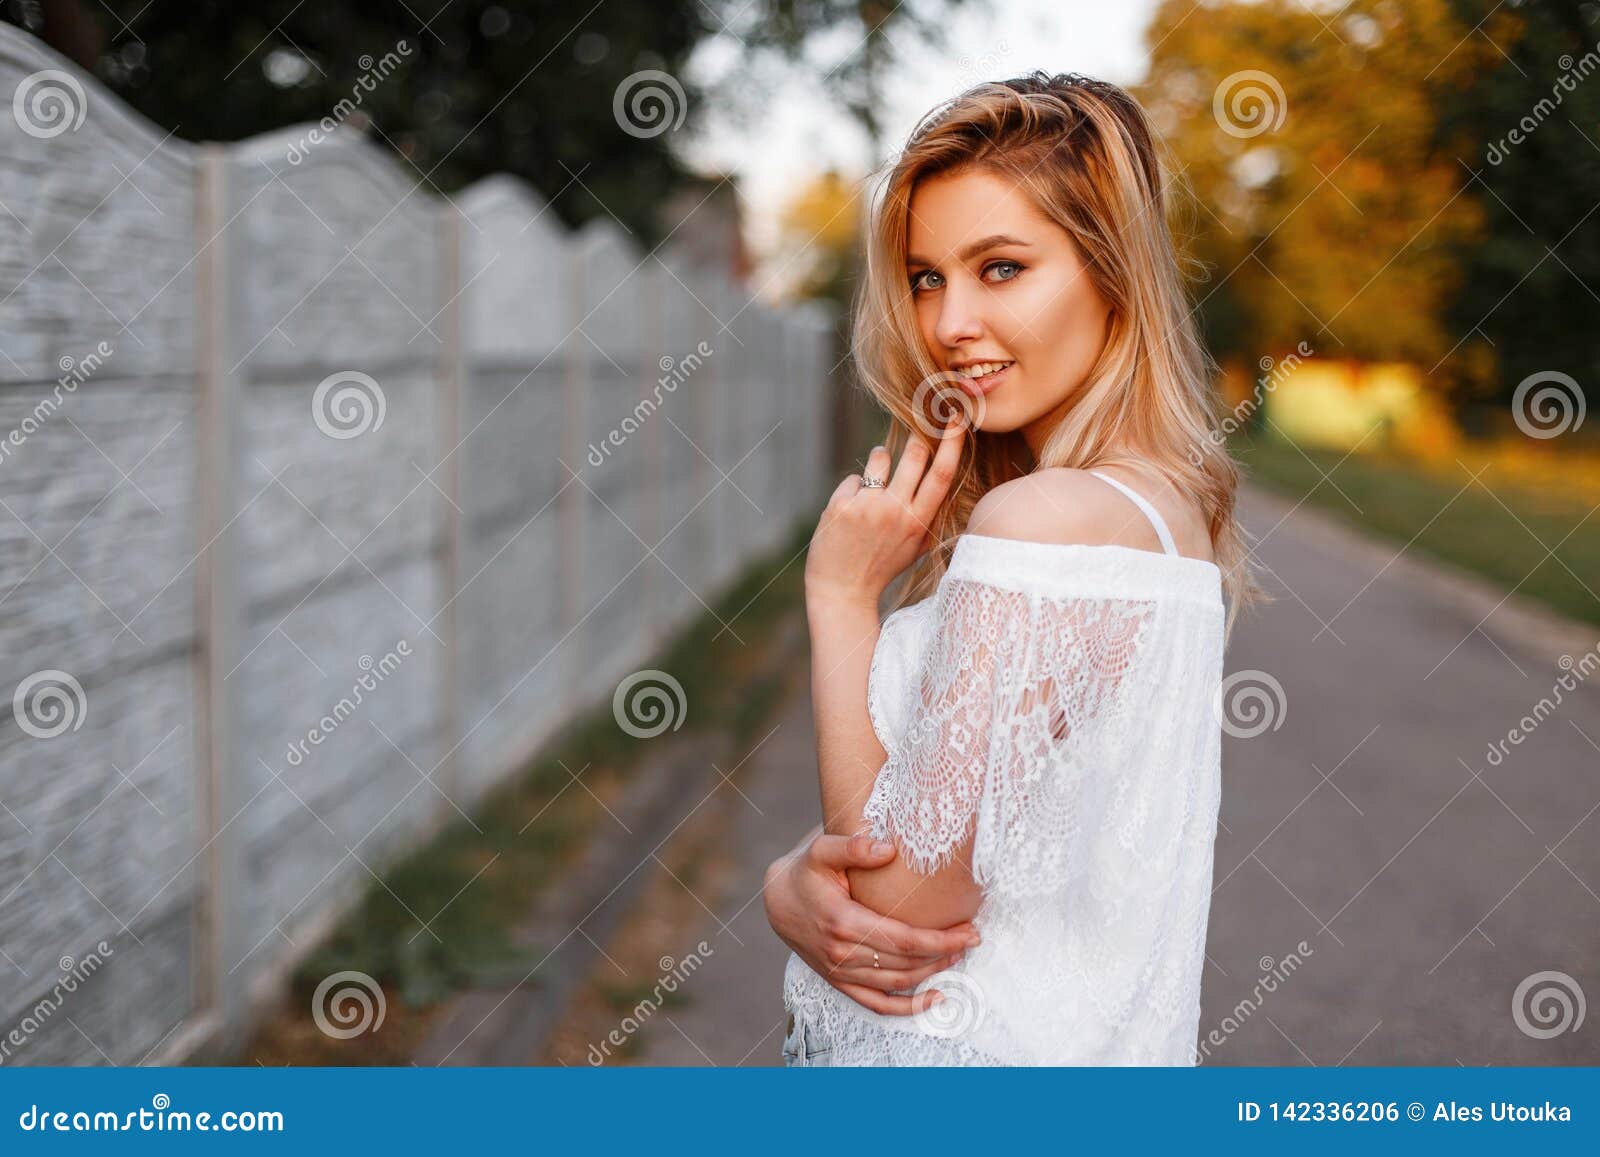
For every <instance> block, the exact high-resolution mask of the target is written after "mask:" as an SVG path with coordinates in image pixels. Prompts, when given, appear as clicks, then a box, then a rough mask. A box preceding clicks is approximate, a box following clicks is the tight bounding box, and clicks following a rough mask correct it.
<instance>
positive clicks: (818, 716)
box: [806, 593, 983, 928]
mask: <svg viewBox="0 0 1600 1157" xmlns="http://www.w3.org/2000/svg"><path fill="white" fill-rule="evenodd" d="M806 617H807V619H808V621H809V624H810V628H811V696H812V710H813V714H814V717H815V723H816V732H817V763H818V775H819V779H820V782H821V789H822V817H823V828H824V830H825V831H827V832H828V833H829V834H832V835H842V836H851V835H855V834H857V833H859V832H863V831H865V830H866V825H865V822H864V820H863V816H862V809H863V807H864V806H865V804H866V802H867V797H868V796H869V795H871V794H872V785H873V781H874V780H875V779H876V778H877V775H878V770H879V769H880V768H881V767H882V766H883V763H884V760H885V759H886V758H887V754H888V753H887V752H885V751H884V749H883V745H882V744H881V743H879V742H878V737H877V735H876V733H875V732H874V731H873V730H872V720H871V716H870V715H869V714H868V711H867V678H868V675H869V674H870V672H871V669H872V654H873V649H874V648H875V647H876V646H877V643H878V630H879V626H878V613H877V609H876V608H875V607H871V606H866V605H863V604H860V603H857V602H854V601H852V600H843V599H838V598H831V597H829V596H827V595H817V596H812V595H810V594H809V593H808V595H807V598H806ZM849 879H850V895H851V896H852V897H853V898H854V899H855V900H857V901H858V902H860V903H862V904H865V905H866V906H867V907H868V908H871V909H873V910H874V911H877V912H881V913H883V914H884V915H886V916H893V917H895V918H896V919H899V920H903V921H905V922H906V923H908V924H915V925H919V926H921V927H924V928H944V927H948V926H949V925H951V924H956V923H960V922H962V921H966V920H970V919H971V918H972V916H973V915H974V914H975V913H976V912H977V910H978V903H979V901H980V900H981V899H982V897H983V894H982V892H981V890H980V889H979V888H978V886H977V885H976V884H974V883H973V881H972V866H971V843H970V841H969V842H968V844H967V845H966V846H965V847H963V848H961V849H959V850H958V851H957V853H956V855H955V856H954V858H953V859H952V860H951V861H950V862H949V863H948V864H946V865H945V866H943V867H941V868H940V869H939V870H937V871H935V872H934V873H932V874H931V875H926V876H924V875H919V874H918V873H916V872H914V871H912V870H911V869H910V868H908V867H907V866H906V865H905V863H904V861H903V860H901V859H900V858H899V857H896V858H895V859H894V860H893V861H891V862H890V863H888V864H886V865H885V866H883V867H881V868H852V869H850V872H849Z"/></svg>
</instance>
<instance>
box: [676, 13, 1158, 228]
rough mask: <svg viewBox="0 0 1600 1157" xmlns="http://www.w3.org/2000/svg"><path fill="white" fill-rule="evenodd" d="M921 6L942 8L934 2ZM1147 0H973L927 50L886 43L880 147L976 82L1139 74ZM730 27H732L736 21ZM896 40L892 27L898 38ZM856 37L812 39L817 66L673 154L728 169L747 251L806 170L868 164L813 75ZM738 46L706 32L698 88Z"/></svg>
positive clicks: (708, 120) (695, 65)
mask: <svg viewBox="0 0 1600 1157" xmlns="http://www.w3.org/2000/svg"><path fill="white" fill-rule="evenodd" d="M908 2H916V3H917V4H918V6H919V10H920V11H943V8H942V6H941V5H939V4H938V3H937V0H908ZM1156 3H1157V0H972V2H971V3H969V5H968V6H967V8H966V9H965V10H957V11H956V12H955V13H954V14H953V15H951V16H950V17H949V19H950V20H951V22H952V25H953V27H952V34H951V35H950V37H949V48H948V50H946V51H943V52H935V51H931V50H928V49H926V48H924V47H923V46H922V45H920V44H918V43H917V42H916V41H915V40H911V39H903V38H900V37H897V38H895V40H894V44H895V49H896V52H895V55H896V57H897V59H896V61H895V63H894V65H893V67H892V68H891V70H890V72H889V75H888V78H887V83H886V84H885V85H884V86H883V89H884V92H885V94H886V98H887V100H888V101H889V105H888V107H887V108H886V109H885V110H884V126H885V134H886V135H885V141H886V147H889V148H897V147H898V143H899V142H900V141H903V140H904V139H905V137H906V135H907V134H908V133H909V132H910V131H911V129H912V128H913V127H914V126H915V124H916V123H917V121H918V120H919V119H920V118H921V117H922V116H923V114H925V113H926V112H927V111H928V110H929V109H931V108H932V107H933V106H934V105H936V104H937V103H939V102H940V101H941V100H944V99H946V98H948V97H950V96H954V95H955V94H956V93H958V92H960V91H961V90H962V89H964V88H967V87H970V86H971V85H973V84H977V83H979V82H981V81H985V80H1000V79H1003V78H1005V77H1009V76H1015V75H1018V74H1020V73H1025V72H1031V71H1032V70H1033V69H1035V68H1043V69H1046V70H1048V71H1050V72H1081V73H1085V74H1088V75H1090V76H1096V77H1100V78H1102V79H1105V80H1111V81H1115V82H1116V83H1118V84H1132V83H1134V82H1137V81H1139V80H1141V79H1143V77H1144V74H1145V67H1146V66H1145V40H1144V29H1145V27H1146V25H1147V24H1148V23H1149V20H1150V18H1151V16H1152V14H1153V13H1154V11H1155V8H1156ZM735 27H737V24H736V25H735ZM901 37H903V34H901ZM859 43H860V32H859V29H857V28H841V29H840V30H839V32H838V34H827V35H823V36H820V37H818V38H817V42H816V45H815V48H814V51H812V52H811V53H809V58H810V59H812V60H813V61H815V62H816V64H817V65H818V67H817V69H816V72H809V71H808V72H806V73H805V74H796V75H793V76H791V77H789V78H788V79H787V80H786V81H785V82H784V83H782V84H781V85H780V86H779V87H778V88H777V90H776V91H774V92H773V93H772V94H771V96H770V98H769V99H766V100H764V101H763V102H762V103H763V106H764V107H763V111H762V113H761V115H760V116H759V117H758V118H757V119H756V120H755V121H754V122H753V123H752V124H750V125H748V126H742V125H738V124H735V123H733V122H732V120H731V118H728V117H725V116H724V117H719V116H718V115H717V110H716V109H715V108H712V109H709V110H707V113H706V116H705V120H704V131H703V132H702V133H701V134H699V136H698V137H697V138H696V139H695V140H694V141H693V142H692V143H691V144H689V145H688V146H687V147H686V148H685V150H684V152H685V157H686V160H688V162H689V163H690V164H692V165H694V166H695V167H697V168H700V169H702V170H710V171H719V172H720V171H730V172H734V173H737V174H738V178H739V185H740V190H741V193H742V195H743V198H744V209H745V213H746V215H747V224H746V236H747V239H748V241H749V243H750V244H751V246H752V248H753V249H754V250H755V251H756V253H757V254H758V255H760V254H764V253H765V252H767V251H768V250H769V249H770V248H771V246H772V243H773V239H774V237H775V235H776V220H777V214H778V212H779V210H780V209H781V208H782V206H783V204H784V203H785V201H786V200H787V199H788V198H789V197H791V196H793V194H794V192H795V191H796V190H798V189H800V188H801V187H803V186H804V185H805V183H806V182H807V181H808V180H809V179H810V178H811V177H813V176H815V175H817V174H818V173H821V172H823V171H825V170H827V169H828V168H830V167H836V168H838V169H840V170H841V171H843V172H848V173H851V174H860V173H862V172H865V171H866V170H867V169H868V168H869V167H870V162H869V158H868V145H867V141H866V138H865V136H864V134H862V133H861V132H860V131H859V129H858V128H857V127H856V125H855V124H854V122H853V121H852V120H851V119H850V118H849V117H848V115H847V114H845V113H844V112H842V111H840V110H838V109H836V108H835V107H834V106H833V105H832V104H831V103H829V102H828V101H826V100H824V99H821V98H819V97H818V96H817V86H818V82H817V80H816V76H817V74H818V73H826V71H827V70H828V68H829V67H830V66H831V65H832V64H833V63H834V62H836V61H838V60H840V59H842V58H843V57H844V56H845V55H846V54H847V53H849V52H851V51H853V50H854V48H855V47H856V46H858V45H859ZM740 51H741V49H740V46H739V44H738V43H737V41H736V40H735V39H734V37H733V34H732V33H724V34H722V35H719V36H716V37H713V38H712V39H710V40H708V41H707V42H706V43H704V44H702V45H701V46H700V47H699V48H698V49H697V50H696V52H695V54H694V56H693V57H692V58H691V59H690V61H689V65H688V73H689V76H690V77H691V78H692V79H693V80H695V81H696V82H700V83H710V82H713V81H714V80H715V79H716V78H717V77H719V76H723V75H726V73H727V71H728V69H729V68H730V67H731V65H732V64H733V62H734V60H735V59H736V56H737V54H738V53H740Z"/></svg>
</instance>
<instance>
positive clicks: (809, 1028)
mask: <svg viewBox="0 0 1600 1157" xmlns="http://www.w3.org/2000/svg"><path fill="white" fill-rule="evenodd" d="M783 1063H784V1064H785V1065H787V1066H788V1067H789V1068H804V1067H807V1066H811V1067H817V1068H820V1067H823V1066H829V1065H832V1064H833V1044H832V1042H831V1041H829V1040H828V1039H827V1038H826V1037H824V1036H822V1035H821V1034H820V1033H818V1031H817V1027H816V1025H814V1024H812V1023H811V1022H810V1021H809V1020H807V1019H806V1017H805V1016H804V1015H802V1014H797V1013H793V1012H791V1013H790V1014H789V1022H788V1028H787V1031H786V1033H785V1035H784V1038H783Z"/></svg>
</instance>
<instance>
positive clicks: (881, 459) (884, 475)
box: [861, 446, 889, 482]
mask: <svg viewBox="0 0 1600 1157" xmlns="http://www.w3.org/2000/svg"><path fill="white" fill-rule="evenodd" d="M861 476H862V478H863V479H866V478H876V479H878V480H879V481H880V482H888V481H889V449H888V447H886V446H874V447H873V448H872V453H870V454H868V455H867V464H866V466H865V467H863V468H862V471H861Z"/></svg>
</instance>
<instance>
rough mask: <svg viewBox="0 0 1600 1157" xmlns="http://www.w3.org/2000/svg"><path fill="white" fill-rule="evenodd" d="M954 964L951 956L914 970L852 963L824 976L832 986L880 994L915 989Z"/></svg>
mask: <svg viewBox="0 0 1600 1157" xmlns="http://www.w3.org/2000/svg"><path fill="white" fill-rule="evenodd" d="M954 964H955V958H954V957H952V956H941V957H939V958H938V959H937V960H933V961H930V962H928V963H926V964H923V965H920V966H918V967H914V968H890V967H889V965H888V963H887V962H885V963H884V966H883V967H882V968H874V967H872V965H871V964H870V963H868V964H866V965H859V964H856V963H854V962H853V961H852V962H850V963H847V964H841V965H838V966H836V967H834V968H830V969H829V970H828V971H827V972H826V973H825V974H824V976H825V978H826V979H827V980H828V982H829V983H830V984H833V985H838V984H840V983H841V982H843V983H846V984H860V985H863V986H865V987H867V988H876V989H878V990H879V991H880V992H894V991H904V990H905V989H908V988H915V987H916V986H917V985H919V984H921V983H922V982H923V981H924V980H926V979H928V977H930V976H933V975H934V974H935V973H939V972H943V971H944V970H945V969H947V968H950V967H953V966H954Z"/></svg>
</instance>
